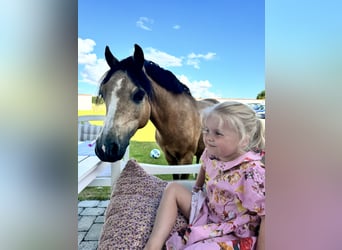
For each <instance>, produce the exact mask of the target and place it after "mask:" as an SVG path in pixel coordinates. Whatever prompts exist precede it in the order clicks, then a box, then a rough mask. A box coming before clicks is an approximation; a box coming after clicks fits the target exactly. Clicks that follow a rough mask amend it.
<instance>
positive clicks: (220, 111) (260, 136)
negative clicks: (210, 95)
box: [202, 102, 265, 152]
mask: <svg viewBox="0 0 342 250" xmlns="http://www.w3.org/2000/svg"><path fill="white" fill-rule="evenodd" d="M212 115H215V116H217V117H218V118H219V119H221V122H226V123H227V124H228V125H229V127H231V128H232V129H234V130H235V131H236V132H237V133H238V134H239V136H240V141H243V140H246V139H247V140H248V141H249V143H248V144H247V146H246V147H245V148H244V150H245V151H250V150H253V151H255V152H260V151H264V149H265V131H264V126H263V124H262V122H261V120H260V119H259V118H258V117H257V116H256V113H255V112H254V110H252V108H250V107H248V106H247V105H245V104H243V103H240V102H221V103H217V104H215V105H213V106H210V107H208V108H206V109H205V110H204V111H203V113H202V124H203V125H204V124H205V121H206V120H207V119H208V117H209V116H212Z"/></svg>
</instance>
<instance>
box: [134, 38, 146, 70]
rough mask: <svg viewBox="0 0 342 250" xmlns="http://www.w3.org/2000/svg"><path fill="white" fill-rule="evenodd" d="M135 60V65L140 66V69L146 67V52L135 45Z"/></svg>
mask: <svg viewBox="0 0 342 250" xmlns="http://www.w3.org/2000/svg"><path fill="white" fill-rule="evenodd" d="M133 60H134V62H135V64H136V65H137V66H138V68H139V69H142V67H143V66H144V61H145V59H144V52H143V50H142V49H141V48H140V46H139V45H138V44H134V55H133Z"/></svg>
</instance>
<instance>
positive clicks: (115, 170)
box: [111, 146, 129, 190]
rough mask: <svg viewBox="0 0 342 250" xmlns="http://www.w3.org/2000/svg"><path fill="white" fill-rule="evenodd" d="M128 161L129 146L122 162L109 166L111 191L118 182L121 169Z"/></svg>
mask: <svg viewBox="0 0 342 250" xmlns="http://www.w3.org/2000/svg"><path fill="white" fill-rule="evenodd" d="M128 160H129V146H128V147H127V149H126V152H125V154H124V157H123V158H122V160H119V161H116V162H113V163H112V164H111V175H112V176H111V187H112V190H114V189H115V184H116V181H117V180H118V178H119V176H120V173H121V171H122V169H124V167H125V166H126V163H127V161H128Z"/></svg>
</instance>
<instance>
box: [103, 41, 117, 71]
mask: <svg viewBox="0 0 342 250" xmlns="http://www.w3.org/2000/svg"><path fill="white" fill-rule="evenodd" d="M105 57H106V61H107V64H108V66H109V67H110V68H113V67H114V66H115V65H117V64H118V63H119V60H118V59H116V58H115V57H114V56H113V54H112V52H111V51H110V49H109V47H108V46H106V50H105Z"/></svg>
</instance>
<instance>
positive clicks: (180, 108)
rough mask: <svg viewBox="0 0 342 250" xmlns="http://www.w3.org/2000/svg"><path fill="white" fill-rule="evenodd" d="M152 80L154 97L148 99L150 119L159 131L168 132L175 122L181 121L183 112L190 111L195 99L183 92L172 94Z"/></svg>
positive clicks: (175, 124) (175, 125) (174, 125)
mask: <svg viewBox="0 0 342 250" xmlns="http://www.w3.org/2000/svg"><path fill="white" fill-rule="evenodd" d="M151 82H152V87H153V90H154V97H153V98H152V99H150V104H151V117H150V120H151V121H152V123H153V124H154V126H155V127H156V128H157V130H158V131H159V132H160V133H162V134H163V133H169V131H170V130H171V128H172V127H177V123H182V121H183V120H184V117H182V116H184V114H185V113H192V110H193V108H192V107H195V106H194V105H195V99H194V98H193V97H192V96H189V95H187V94H185V93H183V94H173V93H171V92H169V91H167V90H166V89H164V88H162V87H160V86H159V85H158V84H156V83H155V82H153V81H151Z"/></svg>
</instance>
